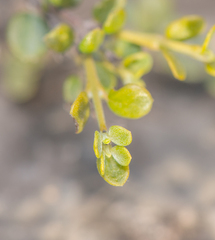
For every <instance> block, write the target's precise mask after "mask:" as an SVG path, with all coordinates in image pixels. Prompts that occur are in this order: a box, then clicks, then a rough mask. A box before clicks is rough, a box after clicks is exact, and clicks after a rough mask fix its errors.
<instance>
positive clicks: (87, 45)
mask: <svg viewBox="0 0 215 240" xmlns="http://www.w3.org/2000/svg"><path fill="white" fill-rule="evenodd" d="M103 40H104V32H103V31H102V30H101V29H99V28H96V29H94V30H92V31H91V32H89V33H88V34H87V35H86V36H85V37H84V38H83V39H82V41H81V42H80V44H79V50H80V51H81V52H82V53H85V54H89V53H93V52H95V51H97V50H98V49H99V47H100V46H101V44H102V42H103Z"/></svg>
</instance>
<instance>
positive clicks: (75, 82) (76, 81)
mask: <svg viewBox="0 0 215 240" xmlns="http://www.w3.org/2000/svg"><path fill="white" fill-rule="evenodd" d="M82 87H83V84H82V81H81V79H80V78H79V77H77V76H74V75H72V76H69V77H68V78H67V79H66V80H65V81H64V83H63V98H64V101H65V102H68V103H72V102H74V101H75V99H76V98H77V97H78V95H79V94H80V92H81V91H82Z"/></svg>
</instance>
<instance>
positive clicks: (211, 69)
mask: <svg viewBox="0 0 215 240" xmlns="http://www.w3.org/2000/svg"><path fill="white" fill-rule="evenodd" d="M205 69H206V72H207V73H208V74H209V75H211V76H213V77H215V61H214V62H211V63H207V64H206V65H205Z"/></svg>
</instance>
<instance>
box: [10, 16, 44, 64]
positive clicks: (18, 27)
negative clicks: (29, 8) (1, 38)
mask: <svg viewBox="0 0 215 240" xmlns="http://www.w3.org/2000/svg"><path fill="white" fill-rule="evenodd" d="M47 32H48V28H47V26H46V24H45V22H44V21H43V19H42V18H41V17H39V16H37V15H35V14H32V13H20V14H17V15H15V16H14V17H13V18H12V19H11V21H10V23H9V25H8V29H7V41H8V44H9V47H10V49H11V51H12V52H13V54H14V55H15V56H17V57H18V58H20V59H21V60H26V61H35V60H38V59H40V58H41V57H42V56H43V54H44V53H45V52H46V46H45V44H44V42H43V37H44V36H45V34H46V33H47Z"/></svg>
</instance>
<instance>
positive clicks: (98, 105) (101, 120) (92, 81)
mask: <svg viewBox="0 0 215 240" xmlns="http://www.w3.org/2000/svg"><path fill="white" fill-rule="evenodd" d="M84 66H85V70H86V75H87V81H88V82H87V86H88V88H89V90H90V92H91V94H92V99H93V104H94V107H95V111H96V117H97V120H98V124H99V129H100V131H106V130H107V127H106V123H105V117H104V111H103V107H102V101H101V98H100V96H99V93H100V92H101V90H102V87H101V85H100V82H99V79H98V76H97V72H96V66H95V63H94V60H93V59H92V58H91V57H86V59H85V60H84Z"/></svg>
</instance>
